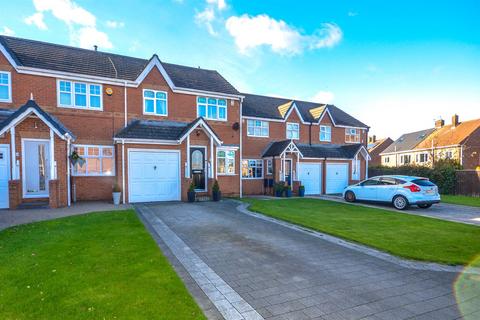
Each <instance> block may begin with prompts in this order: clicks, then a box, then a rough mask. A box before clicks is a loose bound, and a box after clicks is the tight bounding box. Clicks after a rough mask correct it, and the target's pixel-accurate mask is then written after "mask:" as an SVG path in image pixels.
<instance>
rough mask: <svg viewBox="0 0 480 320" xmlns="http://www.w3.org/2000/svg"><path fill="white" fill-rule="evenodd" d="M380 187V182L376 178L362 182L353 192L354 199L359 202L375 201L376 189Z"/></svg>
mask: <svg viewBox="0 0 480 320" xmlns="http://www.w3.org/2000/svg"><path fill="white" fill-rule="evenodd" d="M379 185H380V181H379V180H378V179H377V178H371V179H368V180H365V181H363V182H362V183H360V184H359V187H358V188H357V189H356V190H355V197H356V198H357V199H359V200H370V201H376V200H377V188H378V186H379Z"/></svg>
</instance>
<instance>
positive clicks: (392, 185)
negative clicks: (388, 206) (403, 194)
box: [377, 177, 398, 202]
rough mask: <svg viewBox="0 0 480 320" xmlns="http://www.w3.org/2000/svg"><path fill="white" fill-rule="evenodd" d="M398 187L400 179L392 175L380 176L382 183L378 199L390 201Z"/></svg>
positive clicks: (378, 190)
mask: <svg viewBox="0 0 480 320" xmlns="http://www.w3.org/2000/svg"><path fill="white" fill-rule="evenodd" d="M397 188H398V180H397V179H395V178H390V177H382V178H380V185H379V186H378V188H377V200H378V201H383V202H390V201H392V199H393V196H394V195H395V192H396V191H397Z"/></svg>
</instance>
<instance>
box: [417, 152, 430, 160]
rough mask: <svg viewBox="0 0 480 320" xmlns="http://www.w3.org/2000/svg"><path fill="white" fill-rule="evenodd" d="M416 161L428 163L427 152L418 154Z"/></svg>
mask: <svg viewBox="0 0 480 320" xmlns="http://www.w3.org/2000/svg"><path fill="white" fill-rule="evenodd" d="M422 156H423V157H424V158H423V161H422ZM416 160H417V162H418V163H425V162H428V153H427V152H422V153H417V156H416Z"/></svg>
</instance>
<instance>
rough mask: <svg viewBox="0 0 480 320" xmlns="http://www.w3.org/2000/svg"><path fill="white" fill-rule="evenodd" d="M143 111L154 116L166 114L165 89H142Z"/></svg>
mask: <svg viewBox="0 0 480 320" xmlns="http://www.w3.org/2000/svg"><path fill="white" fill-rule="evenodd" d="M143 113H144V114H153V115H156V116H166V115H168V110H167V93H166V92H165V91H155V90H143Z"/></svg>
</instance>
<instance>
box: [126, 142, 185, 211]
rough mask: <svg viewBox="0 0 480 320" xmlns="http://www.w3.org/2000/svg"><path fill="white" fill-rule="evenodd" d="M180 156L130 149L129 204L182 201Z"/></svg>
mask: <svg viewBox="0 0 480 320" xmlns="http://www.w3.org/2000/svg"><path fill="white" fill-rule="evenodd" d="M179 156H180V154H179V153H178V152H176V151H175V152H168V151H135V150H129V153H128V191H129V201H130V202H149V201H169V200H180V168H179V162H180V159H179Z"/></svg>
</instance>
